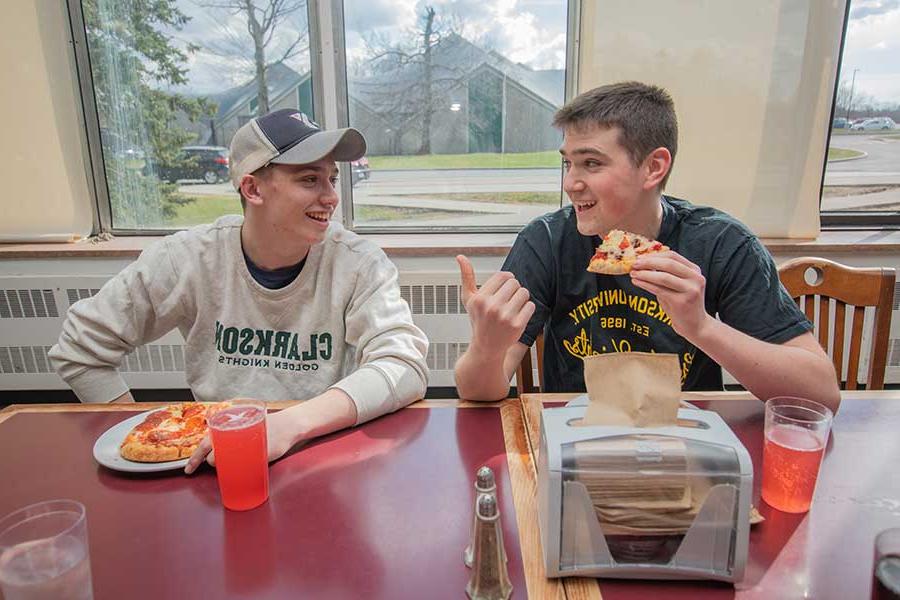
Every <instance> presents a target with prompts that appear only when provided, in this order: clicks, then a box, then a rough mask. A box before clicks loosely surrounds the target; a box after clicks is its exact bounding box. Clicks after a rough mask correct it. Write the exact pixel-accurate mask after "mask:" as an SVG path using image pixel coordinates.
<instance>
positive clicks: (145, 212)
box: [82, 0, 213, 228]
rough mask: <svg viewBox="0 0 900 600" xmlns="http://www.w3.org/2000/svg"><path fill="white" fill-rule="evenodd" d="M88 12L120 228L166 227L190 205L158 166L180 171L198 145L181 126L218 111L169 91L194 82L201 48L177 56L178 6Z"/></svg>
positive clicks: (152, 2)
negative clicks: (194, 59) (157, 173)
mask: <svg viewBox="0 0 900 600" xmlns="http://www.w3.org/2000/svg"><path fill="white" fill-rule="evenodd" d="M82 8H83V12H84V23H85V32H86V34H87V40H88V49H89V53H90V57H91V71H92V76H93V87H94V98H95V101H96V105H97V112H98V115H99V119H100V134H101V142H102V145H103V158H104V166H105V169H106V178H107V187H108V190H109V196H110V202H111V204H112V207H111V208H112V214H113V224H114V225H115V226H116V227H135V228H141V227H147V226H151V227H153V226H155V227H159V226H160V225H162V224H163V223H164V221H165V219H169V218H171V217H173V216H174V215H175V211H176V208H177V207H178V206H179V205H183V204H185V203H187V202H190V201H191V199H190V198H188V197H185V196H183V195H181V194H179V193H178V192H177V187H176V186H175V185H174V184H162V183H160V182H159V181H158V179H157V178H156V177H153V176H152V175H153V173H154V170H155V167H156V166H162V167H177V166H179V162H180V161H181V160H183V159H181V158H179V156H178V150H179V149H180V148H181V147H182V146H183V145H185V144H186V143H189V142H191V141H193V140H194V137H195V136H194V134H192V133H190V132H186V131H184V130H183V129H181V128H178V127H176V126H174V123H175V121H176V118H177V117H178V115H179V114H184V115H187V116H188V118H189V119H190V120H191V121H196V120H197V119H199V118H201V117H203V116H206V115H210V114H212V110H213V106H212V105H211V104H210V103H209V102H208V101H207V100H206V99H204V98H189V97H187V96H185V95H182V94H178V93H174V92H170V91H166V90H165V89H164V88H165V87H172V86H179V85H183V84H185V83H186V82H187V78H186V72H187V69H186V67H185V66H184V65H185V63H186V61H187V58H188V55H187V53H188V52H192V51H194V48H193V47H188V48H187V49H186V50H185V51H182V50H180V49H178V48H177V47H176V46H174V45H173V43H172V39H171V38H170V37H169V36H168V35H166V34H165V33H163V30H165V29H167V28H168V29H174V30H178V29H180V28H182V27H183V26H184V25H185V23H187V20H188V19H187V17H186V16H185V15H184V14H183V13H181V12H180V11H179V10H178V8H177V7H176V0H147V1H141V0H124V1H123V0H83V2H82Z"/></svg>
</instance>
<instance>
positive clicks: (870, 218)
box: [66, 0, 900, 236]
mask: <svg viewBox="0 0 900 600" xmlns="http://www.w3.org/2000/svg"><path fill="white" fill-rule="evenodd" d="M582 1H583V0H567V11H568V14H567V23H566V62H565V83H564V86H565V88H564V102H568V101H569V100H571V99H572V98H573V97H574V96H575V93H576V90H577V87H578V81H577V80H578V55H579V47H580V41H581V40H580V36H581V7H582ZM851 4H852V0H848V1H847V3H846V6H845V10H844V23H843V29H842V35H841V40H840V50H839V60H838V65H837V71H836V73H835V81H834V89H833V93H832V105H831V114H830V119H829V121H828V123H827V127H828V135H827V137H826V140H827V141H826V144H825V152H824V154H823V156H822V163H823V168H822V179H821V182H820V185H819V222H820V228H821V229H822V230H836V231H845V230H873V229H881V230H900V211H897V212H887V211H871V212H869V211H865V212H864V211H848V210H844V211H830V212H825V213H823V212H822V210H821V206H822V196H823V193H824V188H825V174H826V171H827V168H828V149H829V147H830V144H831V130H832V124H833V122H834V115H835V111H836V108H837V93H838V89H839V86H840V81H841V70H842V68H843V58H844V48H845V45H846V40H847V31H848V25H849V20H850V9H851ZM66 7H67V10H68V15H69V26H70V30H71V36H72V42H73V52H74V57H75V60H74V64H75V69H76V75H77V77H78V87H79V92H80V98H81V104H82V119H83V126H84V132H85V142H86V147H87V159H88V160H87V164H86V165H85V170H86V174H87V179H88V183H89V186H90V190H89V191H90V192H91V196H92V200H93V206H92V209H93V210H92V212H93V230H92V234H94V235H96V234H98V233H112V234H114V235H122V236H139V235H142V236H153V235H168V234H170V233H173V232H175V231H178V230H179V228H175V229H168V228H145V229H134V228H117V227H114V226H113V215H112V210H111V206H112V205H111V201H110V197H109V187H108V183H107V178H106V169H105V159H104V156H103V150H102V144H101V137H100V118H99V114H98V112H97V103H96V99H95V90H94V82H93V71H92V68H91V58H90V53H89V50H88V42H87V33H86V29H85V23H84V14H83V10H82V6H81V0H66ZM307 13H308V14H307V17H308V21H307V22H308V27H309V43H310V48H309V55H310V70H311V91H312V101H313V106H314V107H315V112H316V116H317V118H318V119H319V120H320V122H322V123H323V124H324V126H325V127H326V128H333V127H348V126H349V97H348V82H347V70H346V39H345V35H344V34H345V31H344V0H308V2H307ZM340 168H341V171H342V172H343V173H346V174H347V175H346V176H343V177H341V181H340V196H341V199H342V202H341V214H340V216H341V220H342V222H343V224H344V226H345V227H347V228H348V229H350V230H353V231H355V232H357V233H360V234H363V235H365V234H404V233H456V234H468V233H473V234H478V233H510V232H513V233H514V232H518V231H519V230H520V229H521V225H515V224H510V225H500V226H498V225H493V226H465V227H453V226H429V225H427V223H426V222H423V223H422V224H413V225H397V226H371V225H366V224H364V223H354V221H353V200H352V199H353V191H352V188H351V177H350V176H349V172H350V168H351V167H350V164H349V163H341V165H340ZM560 171H561V172H562V165H560ZM566 203H567V199H566V197H565V194H564V193H563V191H562V189H560V202H559V207H563V206H565V205H566ZM181 229H183V228H181Z"/></svg>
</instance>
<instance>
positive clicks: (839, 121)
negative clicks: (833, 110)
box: [831, 117, 850, 129]
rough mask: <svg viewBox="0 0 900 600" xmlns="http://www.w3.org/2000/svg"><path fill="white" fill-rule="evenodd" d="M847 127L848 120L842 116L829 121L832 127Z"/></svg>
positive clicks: (848, 125) (848, 124)
mask: <svg viewBox="0 0 900 600" xmlns="http://www.w3.org/2000/svg"><path fill="white" fill-rule="evenodd" d="M849 127H850V121H848V120H847V119H845V118H844V117H838V118H836V119H835V120H834V121H832V122H831V128H832V129H848V128H849Z"/></svg>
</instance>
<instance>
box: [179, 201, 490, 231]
mask: <svg viewBox="0 0 900 600" xmlns="http://www.w3.org/2000/svg"><path fill="white" fill-rule="evenodd" d="M189 197H192V198H194V201H193V202H191V203H189V204H185V205H184V206H181V207H179V209H178V212H177V214H176V216H175V217H174V218H173V219H171V220H170V221H169V225H171V226H172V227H192V226H194V225H201V224H203V223H212V222H213V221H215V220H216V219H217V218H219V217H221V216H222V215H231V214H237V215H239V214H241V202H240V200H238V197H237V194H235V195H231V194H222V195H212V194H211V195H206V194H203V195H201V194H197V195H189ZM353 212H354V219H355V220H356V221H359V222H364V221H397V220H403V219H410V218H413V217H414V218H416V219H438V218H446V217H454V216H459V215H470V214H472V213H470V212H465V211H453V210H438V209H431V208H407V207H395V206H372V205H364V204H363V205H358V206H356V207H354V209H353Z"/></svg>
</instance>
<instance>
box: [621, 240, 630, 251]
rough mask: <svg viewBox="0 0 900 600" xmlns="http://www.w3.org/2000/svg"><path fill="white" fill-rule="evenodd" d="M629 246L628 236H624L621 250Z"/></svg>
mask: <svg viewBox="0 0 900 600" xmlns="http://www.w3.org/2000/svg"><path fill="white" fill-rule="evenodd" d="M628 246H629V244H628V238H623V239H622V241H621V242H619V250H625V249H626V248H627V247H628Z"/></svg>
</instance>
